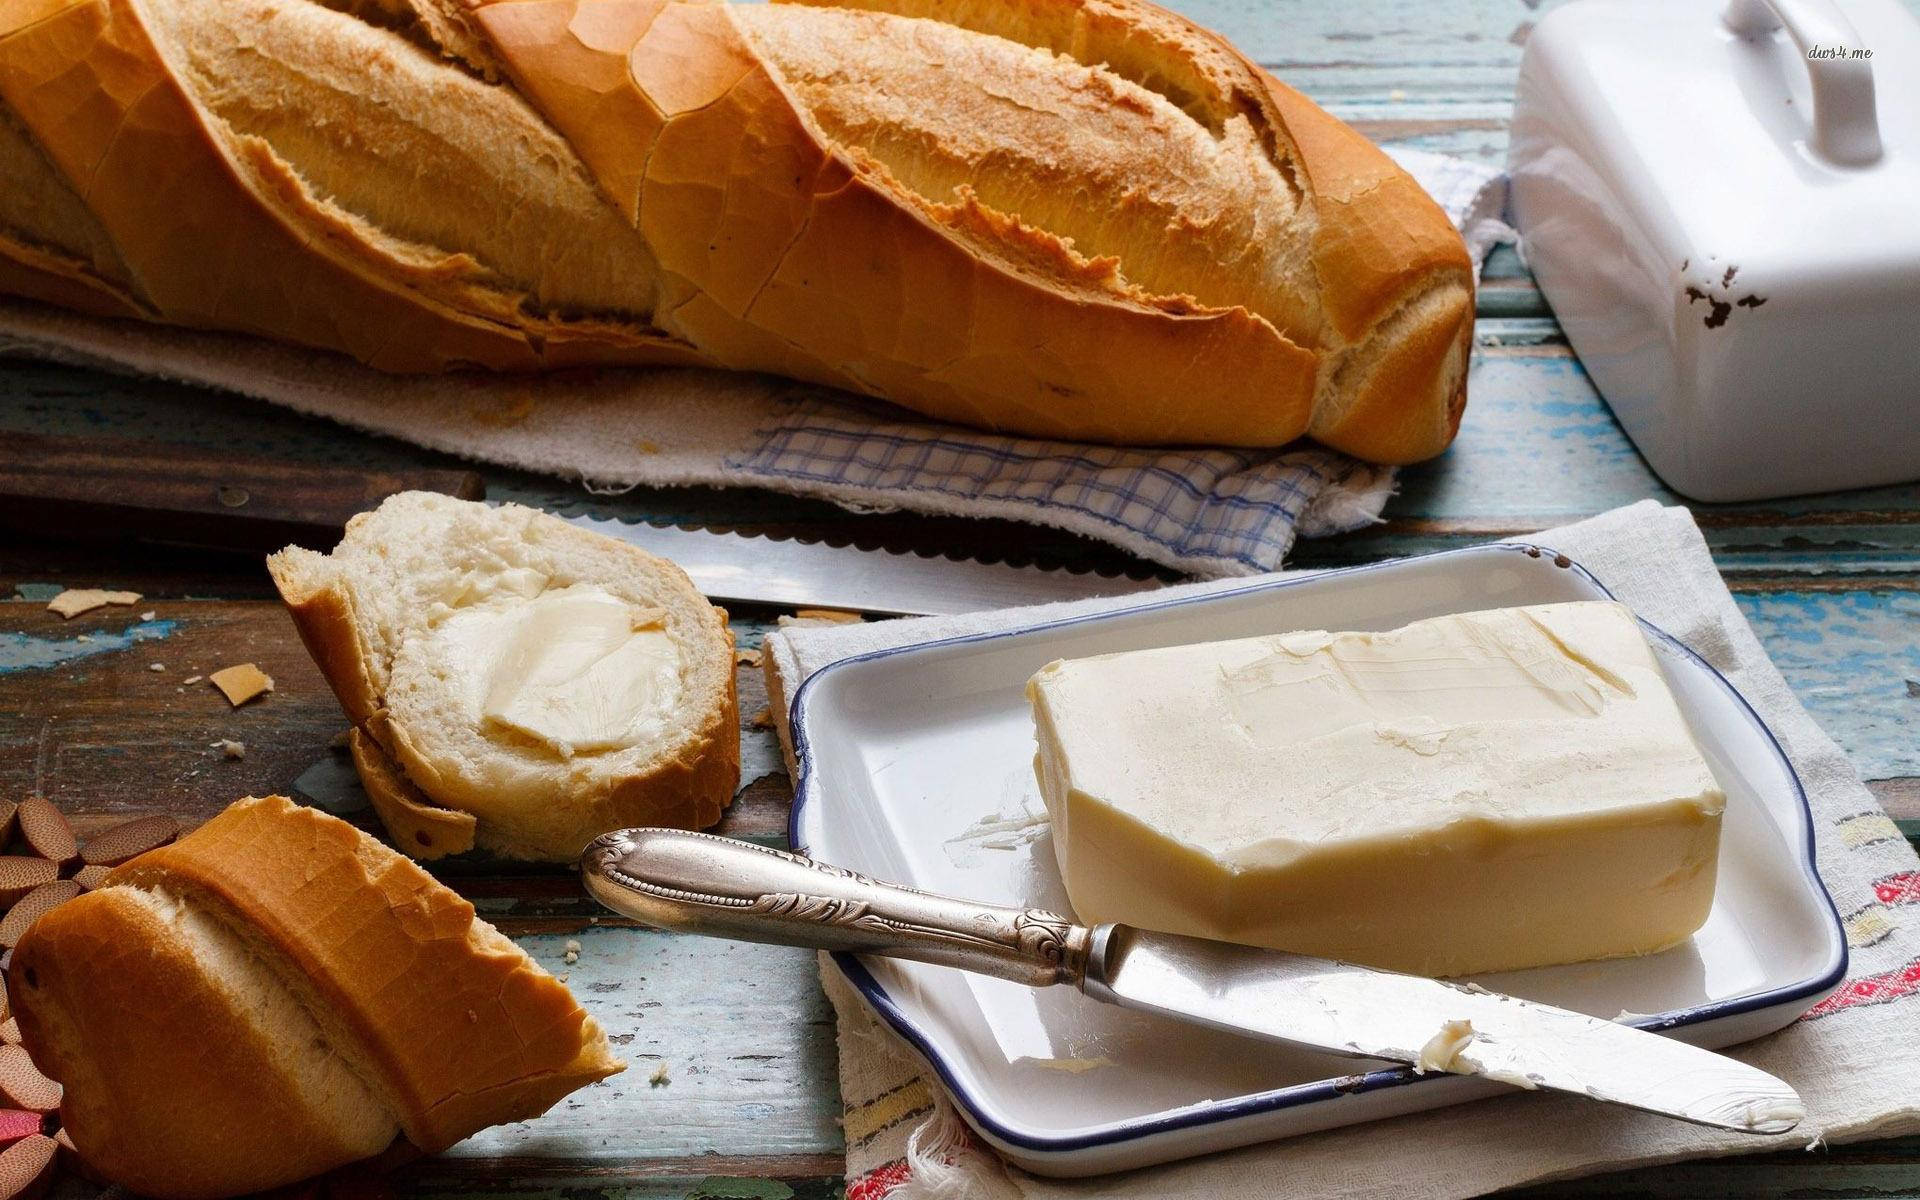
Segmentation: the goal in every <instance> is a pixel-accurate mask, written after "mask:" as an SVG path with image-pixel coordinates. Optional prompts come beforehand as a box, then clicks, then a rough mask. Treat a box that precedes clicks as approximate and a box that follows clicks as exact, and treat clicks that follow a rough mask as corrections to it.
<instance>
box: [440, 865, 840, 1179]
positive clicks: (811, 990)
mask: <svg viewBox="0 0 1920 1200" xmlns="http://www.w3.org/2000/svg"><path fill="white" fill-rule="evenodd" d="M576 886H577V885H576ZM516 940H517V941H518V942H519V943H520V945H521V946H522V947H523V948H525V949H526V950H527V952H528V953H529V954H532V955H533V956H534V957H535V958H536V959H537V960H538V961H539V962H540V963H542V964H543V965H544V966H546V967H547V969H549V970H551V971H553V972H554V973H556V974H565V975H566V976H567V977H568V978H567V983H568V986H569V987H571V988H572V989H573V992H574V995H576V996H577V997H579V999H580V1002H581V1003H582V1004H583V1005H585V1006H586V1008H587V1009H588V1010H589V1011H590V1012H592V1013H593V1014H594V1015H595V1016H596V1017H597V1018H598V1019H599V1020H600V1022H601V1023H602V1025H604V1026H605V1027H606V1028H607V1030H608V1033H609V1036H610V1038H611V1039H612V1040H613V1042H614V1050H615V1051H616V1053H618V1054H619V1055H620V1056H621V1057H622V1058H624V1059H626V1061H627V1063H628V1068H627V1070H626V1071H625V1072H623V1073H622V1074H620V1075H616V1076H614V1077H613V1078H611V1079H608V1080H604V1081H602V1082H600V1083H597V1084H594V1085H593V1086H592V1087H590V1088H587V1089H584V1090H582V1091H580V1092H576V1093H575V1094H574V1095H572V1096H570V1097H568V1098H567V1099H566V1100H564V1101H562V1102H561V1103H560V1104H559V1105H557V1106H555V1107H554V1108H553V1109H552V1110H551V1111H549V1112H548V1113H547V1114H546V1115H545V1116H543V1117H541V1118H540V1119H538V1120H537V1121H528V1122H519V1123H516V1124H512V1125H504V1126H499V1127H496V1128H493V1129H489V1130H486V1131H483V1132H482V1133H480V1134H478V1135H476V1136H475V1137H473V1138H469V1139H468V1140H467V1141H465V1142H462V1143H461V1144H460V1145H458V1146H456V1147H454V1149H453V1150H452V1151H450V1152H449V1154H448V1156H447V1159H446V1160H445V1161H443V1162H437V1163H434V1164H431V1165H428V1164H423V1165H422V1167H421V1168H420V1170H421V1171H422V1172H423V1173H425V1174H429V1175H431V1174H433V1173H434V1172H437V1171H440V1170H442V1169H445V1170H449V1171H450V1172H455V1173H458V1172H461V1171H463V1170H465V1171H466V1173H467V1174H468V1177H469V1178H470V1177H471V1175H472V1173H473V1172H474V1171H475V1170H478V1171H481V1172H484V1171H485V1170H486V1169H487V1168H486V1167H485V1166H480V1167H477V1168H475V1167H467V1168H462V1167H461V1166H460V1164H461V1163H463V1162H465V1163H473V1162H478V1163H482V1164H484V1163H486V1162H487V1161H489V1160H500V1159H507V1160H514V1159H540V1160H547V1161H550V1162H556V1163H560V1164H565V1165H563V1166H562V1167H561V1170H562V1171H563V1172H565V1171H576V1170H578V1169H579V1168H580V1167H583V1166H591V1167H593V1168H595V1169H600V1170H610V1171H617V1172H619V1173H620V1174H621V1176H622V1177H623V1178H629V1179H633V1178H644V1177H646V1176H647V1175H648V1174H649V1173H650V1172H651V1168H650V1167H649V1162H648V1160H673V1159H685V1158H689V1157H693V1156H698V1155H708V1154H718V1155H742V1156H748V1155H750V1156H754V1157H758V1156H761V1155H805V1156H815V1155H831V1154H836V1153H838V1152H839V1150H840V1148H841V1140H840V1129H839V1125H838V1123H837V1122H838V1118H839V1116H840V1104H839V1087H838V1084H837V1082H836V1078H837V1074H836V1073H837V1070H838V1067H837V1060H836V1056H835V1039H834V1029H833V1016H832V1012H831V1010H830V1008H829V1006H828V1004H827V1000H826V996H825V994H824V993H822V992H821V990H820V988H819V984H818V981H817V974H816V971H817V969H816V966H815V957H814V955H813V954H812V952H810V951H804V950H794V949H790V948H787V947H781V946H755V945H749V944H747V943H744V942H724V941H718V940H715V939H711V938H696V937H680V936H676V935H673V934H666V933H659V932H656V931H653V930H645V929H634V928H623V927H612V926H594V927H590V928H585V929H577V930H571V931H566V932H555V933H549V934H534V935H527V934H521V935H519V936H518V937H517V938H516ZM569 941H577V942H578V943H579V944H580V947H581V949H580V952H579V956H578V961H576V962H574V963H572V964H568V963H567V962H566V961H565V950H566V946H567V943H568V942H569ZM663 1067H664V1069H665V1076H664V1078H663V1080H662V1081H661V1082H659V1083H655V1082H653V1076H654V1074H655V1072H656V1071H657V1070H659V1069H660V1068H663ZM815 1169H816V1168H814V1167H808V1168H805V1173H807V1174H812V1173H814V1172H815ZM714 1173H716V1174H731V1173H733V1171H732V1170H731V1169H727V1168H719V1169H716V1170H715V1172H714Z"/></svg>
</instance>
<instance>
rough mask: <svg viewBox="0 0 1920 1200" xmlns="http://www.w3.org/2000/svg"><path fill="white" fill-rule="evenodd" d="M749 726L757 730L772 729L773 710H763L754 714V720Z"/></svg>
mask: <svg viewBox="0 0 1920 1200" xmlns="http://www.w3.org/2000/svg"><path fill="white" fill-rule="evenodd" d="M748 724H750V725H752V726H753V727H754V728H755V729H772V728H773V709H772V708H763V709H761V710H760V711H759V712H757V713H755V714H753V720H751V721H749V722H748Z"/></svg>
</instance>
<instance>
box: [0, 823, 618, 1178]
mask: <svg viewBox="0 0 1920 1200" xmlns="http://www.w3.org/2000/svg"><path fill="white" fill-rule="evenodd" d="M8 977H9V983H10V995H11V999H12V1002H13V1006H14V1011H15V1013H16V1015H17V1016H18V1018H19V1021H20V1030H21V1035H22V1037H23V1038H24V1039H25V1044H26V1046H27V1048H28V1051H29V1052H30V1053H31V1054H32V1056H33V1061H34V1062H36V1063H38V1064H39V1065H40V1066H41V1067H42V1068H44V1069H45V1070H46V1071H47V1072H48V1074H50V1075H51V1076H53V1077H54V1078H56V1079H58V1080H60V1082H61V1083H62V1084H63V1085H64V1086H65V1089H66V1093H65V1097H64V1101H63V1103H62V1106H61V1116H62V1121H63V1127H64V1129H65V1130H66V1132H67V1134H68V1135H69V1136H70V1137H71V1138H72V1139H73V1142H74V1145H75V1147H76V1148H77V1151H78V1153H79V1156H80V1158H81V1159H82V1160H83V1161H84V1162H86V1163H87V1165H88V1166H89V1168H90V1169H91V1170H93V1171H96V1172H98V1173H99V1174H101V1175H103V1176H105V1177H106V1178H107V1179H108V1180H109V1181H111V1182H113V1183H116V1184H119V1185H120V1186H121V1187H123V1188H126V1189H128V1190H130V1191H132V1192H134V1193H136V1194H138V1195H144V1196H158V1197H214V1196H233V1195H238V1194H241V1193H245V1192H254V1191H259V1190H261V1189H265V1188H271V1187H277V1186H280V1185H282V1184H287V1183H291V1182H293V1181H295V1180H299V1179H303V1178H306V1177H307V1176H310V1175H314V1174H318V1173H320V1172H323V1171H326V1170H330V1169H332V1168H334V1167H338V1166H341V1165H343V1164H345V1163H349V1162H353V1161H356V1160H358V1159H362V1158H366V1157H368V1156H371V1155H374V1154H378V1153H380V1152H381V1151H383V1150H385V1149H386V1148H387V1147H388V1145H389V1144H390V1143H392V1142H393V1141H394V1139H395V1138H396V1137H398V1136H404V1137H405V1138H406V1139H407V1140H408V1141H410V1142H412V1143H413V1144H414V1145H415V1146H417V1147H419V1148H420V1149H422V1150H427V1151H434V1152H437V1151H439V1150H443V1149H445V1148H446V1147H448V1146H450V1145H452V1144H453V1143H454V1142H457V1141H459V1140H460V1139H462V1138H464V1137H467V1136H468V1135H470V1134H472V1133H474V1132H476V1131H477V1130H479V1129H482V1128H484V1127H486V1126H488V1125H494V1124H499V1123H502V1122H506V1121H519V1120H526V1119H528V1118H531V1117H533V1116H536V1115H538V1114H539V1113H542V1112H544V1111H546V1110H547V1109H548V1108H550V1107H552V1106H553V1105H554V1104H555V1103H557V1102H558V1101H559V1100H560V1099H561V1098H562V1097H563V1096H566V1095H567V1094H568V1093H570V1092H573V1091H574V1090H576V1089H578V1088H581V1087H584V1086H586V1085H587V1084H589V1083H592V1082H593V1081H595V1080H598V1079H603V1078H605V1077H607V1076H609V1075H612V1074H614V1073H615V1072H617V1071H619V1070H620V1069H621V1068H622V1065H623V1064H622V1063H621V1062H620V1061H619V1060H618V1059H617V1058H615V1057H614V1056H613V1054H612V1052H611V1050H610V1049H609V1047H608V1045H607V1039H606V1035H605V1034H604V1033H603V1032H602V1031H601V1029H600V1026H599V1025H598V1023H596V1022H595V1021H594V1019H593V1018H592V1017H591V1016H590V1015H589V1014H588V1013H587V1012H586V1011H585V1010H584V1009H582V1008H581V1007H580V1005H579V1003H578V1002H577V1001H575V1000H574V998H573V996H572V994H571V993H569V992H568V990H567V988H566V986H565V985H564V984H562V983H561V982H560V981H559V980H557V979H555V978H554V977H553V976H551V975H549V974H548V973H547V972H546V971H544V970H542V969H541V968H540V966H539V964H537V963H536V962H534V961H533V959H531V958H529V957H528V956H527V954H526V953H525V952H524V951H522V950H521V949H520V948H519V947H518V946H516V945H514V944H513V943H512V942H511V941H509V940H507V939H506V938H505V937H503V936H501V934H500V933H499V932H498V931H496V930H495V929H494V928H493V927H492V926H490V925H488V924H487V923H486V922H484V921H482V920H480V919H479V918H478V917H476V916H475V915H474V910H473V905H471V904H470V903H468V902H467V901H466V900H464V899H462V898H461V897H460V896H459V895H457V894H456V893H454V892H452V891H450V890H449V889H447V888H446V887H443V886H442V885H441V884H439V883H437V882H436V881H435V880H434V879H433V877H432V876H430V875H428V874H427V873H426V872H424V871H422V870H421V869H420V868H419V867H418V866H416V865H414V864H413V863H411V862H408V861H407V860H406V859H404V858H402V857H401V856H400V855H397V854H395V853H394V852H393V851H391V850H389V849H387V848H386V847H385V846H382V845H380V844H379V843H378V842H376V841H375V840H374V839H373V838H371V837H368V836H367V835H366V834H364V833H361V832H360V831H359V830H357V829H355V828H353V827H352V826H351V825H348V824H347V823H346V822H345V821H341V820H339V819H338V818H335V817H330V816H328V815H326V814H325V813H321V812H316V811H314V810H313V809H309V808H303V807H301V806H299V805H296V804H294V803H292V802H291V801H288V800H286V799H284V798H281V797H278V796H274V797H268V798H266V799H247V800H242V801H239V802H238V803H236V804H234V805H232V806H230V807H229V808H228V809H227V810H226V811H225V812H223V813H221V814H220V815H219V816H217V817H215V818H213V819H212V820H211V821H209V822H207V823H206V824H205V825H203V826H201V827H200V828H199V829H198V830H196V831H194V832H193V833H191V834H189V835H187V836H186V837H184V838H182V839H181V840H180V841H179V842H177V843H175V844H173V845H171V846H165V847H162V848H160V849H157V850H152V851H149V852H147V853H146V854H142V855H140V856H139V857H137V858H134V859H132V860H131V861H129V862H127V863H125V864H123V865H121V866H119V867H116V868H114V869H113V871H112V872H111V873H110V874H109V875H108V876H107V878H106V880H105V882H104V883H103V884H102V885H101V886H100V887H99V888H98V889H97V890H95V891H92V892H89V893H87V894H86V895H83V896H81V897H79V898H78V899H75V900H72V901H69V902H68V903H66V904H63V905H61V906H60V907H58V908H56V909H54V910H52V911H51V912H49V913H47V914H46V915H45V916H43V917H42V918H41V919H40V920H39V921H38V922H36V923H35V924H34V926H33V928H32V929H30V930H28V932H27V934H26V936H25V937H24V938H22V939H21V941H20V945H19V947H18V948H17V949H16V950H15V951H14V957H13V962H12V966H11V968H10V970H9V976H8Z"/></svg>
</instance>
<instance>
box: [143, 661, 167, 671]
mask: <svg viewBox="0 0 1920 1200" xmlns="http://www.w3.org/2000/svg"><path fill="white" fill-rule="evenodd" d="M166 669H167V664H165V663H148V664H147V670H149V671H164V670H166Z"/></svg>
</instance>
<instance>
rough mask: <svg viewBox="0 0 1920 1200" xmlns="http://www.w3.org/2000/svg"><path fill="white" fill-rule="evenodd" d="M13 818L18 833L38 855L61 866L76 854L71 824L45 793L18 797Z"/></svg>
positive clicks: (77, 844) (77, 854) (76, 848)
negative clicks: (17, 807) (17, 804)
mask: <svg viewBox="0 0 1920 1200" xmlns="http://www.w3.org/2000/svg"><path fill="white" fill-rule="evenodd" d="M15 819H17V820H18V821H19V822H20V836H21V837H23V838H25V839H26V840H27V845H29V846H31V847H32V848H33V852H34V853H35V854H38V855H39V856H40V857H41V858H46V859H51V860H52V861H54V862H56V863H59V864H60V865H62V866H65V865H66V864H67V863H70V862H72V861H73V860H74V859H75V858H76V857H78V856H79V854H80V844H79V843H78V842H76V841H75V840H74V837H73V826H71V825H69V824H67V819H66V817H64V816H62V815H61V814H60V810H59V809H57V808H55V807H54V806H53V802H52V801H51V800H48V799H47V798H46V797H45V796H28V797H27V798H26V799H25V800H22V801H21V802H20V811H19V812H18V813H17V814H15Z"/></svg>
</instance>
